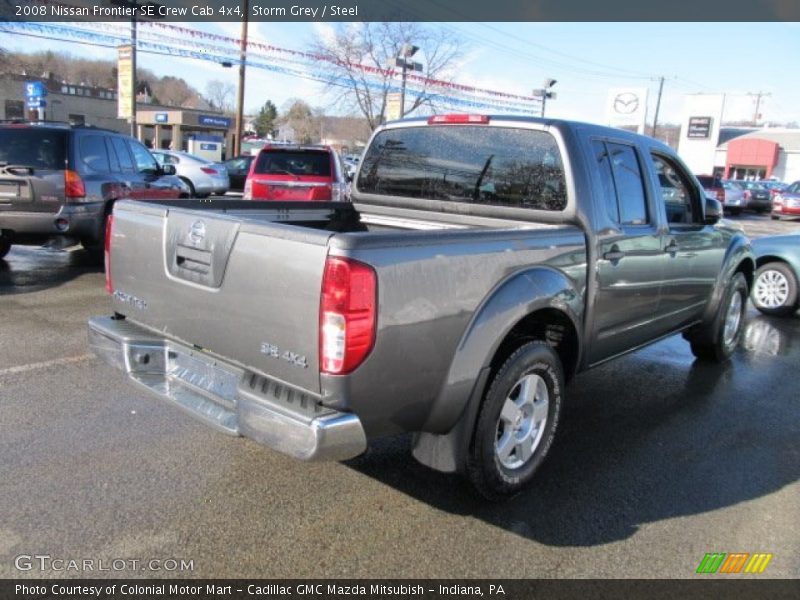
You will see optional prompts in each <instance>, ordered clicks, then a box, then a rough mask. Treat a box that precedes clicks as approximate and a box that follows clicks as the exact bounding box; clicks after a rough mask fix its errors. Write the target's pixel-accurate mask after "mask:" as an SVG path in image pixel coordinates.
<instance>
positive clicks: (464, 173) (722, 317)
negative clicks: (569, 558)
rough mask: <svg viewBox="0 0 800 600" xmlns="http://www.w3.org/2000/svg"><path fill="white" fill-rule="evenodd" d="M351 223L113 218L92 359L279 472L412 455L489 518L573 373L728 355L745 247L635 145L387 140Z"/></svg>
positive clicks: (529, 121)
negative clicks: (406, 447)
mask: <svg viewBox="0 0 800 600" xmlns="http://www.w3.org/2000/svg"><path fill="white" fill-rule="evenodd" d="M311 154H313V156H309V155H311ZM329 156H330V154H329V153H326V152H325V151H324V150H319V149H313V150H308V149H299V148H296V149H291V150H286V151H284V152H282V153H281V152H276V151H267V152H265V153H263V154H262V155H260V156H259V161H258V162H256V163H254V166H257V165H258V164H259V162H262V161H263V162H264V170H265V171H267V172H266V173H264V175H265V176H268V177H270V178H272V177H275V176H276V175H283V176H284V178H283V179H279V180H278V181H280V182H281V183H280V184H279V185H283V182H292V181H299V179H286V178H288V177H299V176H296V175H295V173H297V169H298V168H299V166H300V165H301V164H307V163H311V165H312V166H315V167H317V168H319V169H320V170H321V169H322V165H327V166H329V167H330V168H331V170H333V169H334V163H333V162H332V160H329V159H328V157H329ZM274 158H281V159H283V161H284V162H283V165H284V166H282V167H278V166H277V165H273V164H272V162H271V161H272V159H274ZM293 161H294V162H296V163H297V164H294V162H293ZM320 163H321V164H320ZM659 174H661V175H663V176H664V177H663V182H664V183H663V185H665V186H666V187H672V188H675V189H673V190H670V191H669V193H665V192H664V191H663V190H662V188H661V186H660V185H659V181H662V180H661V178H659V177H657V175H659ZM316 176H317V177H322V175H316ZM250 182H251V180H248V184H249V183H250ZM266 185H270V184H266ZM289 189H290V190H291V189H292V188H289ZM303 191H304V192H305V193H308V192H309V190H303ZM309 195H310V194H309ZM353 199H354V200H355V202H353V203H350V202H282V203H278V204H276V205H275V206H265V205H264V203H257V202H251V201H229V202H228V203H227V204H228V206H226V207H225V208H224V209H221V208H220V207H218V206H216V205H214V204H208V205H206V204H198V203H190V202H185V201H180V200H178V201H173V202H168V203H165V204H163V205H162V206H161V207H160V208H159V209H156V210H153V209H152V208H151V207H150V206H143V205H142V204H141V203H138V202H126V203H124V204H120V205H118V206H117V207H116V209H115V212H114V221H113V230H112V233H111V235H110V236H109V240H110V245H109V264H110V268H109V269H108V270H107V272H106V274H107V287H108V288H109V289H110V290H111V291H112V295H111V298H110V302H109V310H108V312H109V313H111V314H113V315H114V316H113V317H112V316H101V317H94V318H92V319H91V320H90V321H89V325H88V327H89V341H90V345H91V347H92V349H93V350H94V352H95V353H97V354H98V355H99V356H100V357H102V358H103V359H104V360H105V361H106V362H108V363H109V364H110V365H113V366H114V367H115V368H117V369H120V370H121V371H123V372H124V373H125V374H126V376H127V377H128V378H130V379H131V380H132V382H135V383H136V384H137V385H138V389H147V390H149V391H150V392H151V393H152V394H154V395H155V396H157V397H159V398H161V399H162V400H165V401H166V402H169V403H171V404H173V405H174V406H178V407H180V408H182V409H183V410H184V411H186V412H188V413H190V414H192V415H193V416H194V417H196V418H198V419H201V420H203V421H204V422H205V423H207V424H208V425H210V426H212V427H214V428H216V429H217V430H221V431H225V432H227V433H230V434H234V435H237V434H238V435H244V436H247V437H250V438H252V439H254V440H256V441H257V442H259V443H261V444H264V445H266V446H268V447H271V448H273V449H275V450H278V451H281V452H284V453H287V454H289V455H291V456H294V457H296V458H300V459H305V460H314V459H315V460H345V459H348V458H352V457H354V456H357V455H359V454H361V453H362V452H364V451H365V450H366V448H367V440H368V439H370V438H378V437H381V436H385V435H393V434H397V433H401V432H413V433H414V438H413V454H414V456H415V458H417V460H419V461H421V462H422V463H423V464H426V465H428V466H430V467H432V468H434V469H438V470H440V471H445V472H460V473H463V474H464V475H465V476H466V477H468V478H469V480H470V481H471V482H472V483H473V484H474V486H475V487H476V488H477V489H478V490H479V491H480V492H481V493H482V494H484V495H486V496H487V497H492V498H496V497H499V496H505V495H510V494H514V493H516V492H518V491H519V490H520V489H521V488H523V487H524V486H525V485H527V484H528V483H530V482H531V480H532V479H533V477H534V474H535V473H536V471H537V469H538V468H539V467H540V465H541V464H542V463H543V461H544V460H545V457H546V455H547V453H548V451H549V449H550V448H551V446H552V443H553V440H554V439H555V437H556V436H557V432H558V431H559V423H560V422H561V421H562V420H563V419H564V418H569V411H565V406H566V402H567V400H566V399H565V395H566V394H567V393H568V391H566V390H567V389H568V388H566V387H565V385H566V382H568V381H569V380H570V379H571V378H572V377H573V376H574V375H575V374H576V373H578V372H580V371H583V370H585V369H588V368H590V367H593V366H595V365H600V364H603V363H605V362H606V361H607V360H610V359H612V358H614V357H617V356H620V355H622V354H625V353H627V352H631V351H634V350H636V349H638V348H641V347H643V346H644V345H646V344H650V343H653V342H656V341H658V340H661V339H663V338H664V337H666V336H668V335H672V334H678V333H682V334H683V336H684V338H685V339H686V340H687V341H689V344H690V348H691V351H692V352H693V353H694V354H695V355H696V356H697V357H699V358H700V359H702V360H710V361H723V360H726V359H728V358H729V357H730V356H731V355H732V353H733V352H734V351H735V349H736V347H737V345H738V343H739V340H740V337H741V334H742V325H743V323H744V312H745V308H746V305H747V297H748V292H749V285H750V282H751V281H752V274H753V272H754V271H755V261H754V260H753V255H752V252H751V250H750V244H749V241H748V240H747V238H746V237H745V236H744V235H743V234H742V233H741V232H740V231H738V230H737V229H733V228H730V227H728V226H726V224H725V223H724V222H723V221H720V220H719V218H720V216H721V214H722V208H721V206H720V204H719V202H718V201H716V200H714V199H707V198H705V196H704V194H703V190H702V189H701V188H700V185H699V184H698V183H697V181H696V180H695V179H694V177H693V176H692V175H691V173H689V171H687V169H686V167H685V166H684V165H683V163H682V162H681V160H680V159H679V158H678V156H677V155H676V154H675V152H674V151H673V150H672V149H671V148H669V147H668V146H666V145H664V144H661V143H660V142H658V141H656V140H654V139H653V138H650V137H645V136H640V135H636V134H633V133H630V132H625V131H621V130H619V129H611V128H607V127H600V126H597V125H591V124H586V123H573V122H569V121H558V120H553V119H548V120H542V119H536V118H531V117H528V118H525V117H520V116H509V117H502V116H484V115H436V116H433V117H430V118H429V119H425V118H423V119H408V120H404V121H394V122H392V123H389V124H386V125H384V126H382V127H381V128H379V129H378V130H377V131H376V132H375V133H374V134H373V136H372V139H371V141H370V143H369V146H368V148H367V150H366V152H365V154H364V157H363V158H362V164H361V166H360V168H359V171H358V178H357V179H356V181H355V182H354V187H353ZM667 205H669V206H667ZM618 379H619V385H620V386H624V385H625V376H624V374H620V376H619V378H618ZM567 485H569V484H567Z"/></svg>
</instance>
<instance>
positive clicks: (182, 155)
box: [152, 150, 230, 198]
mask: <svg viewBox="0 0 800 600" xmlns="http://www.w3.org/2000/svg"><path fill="white" fill-rule="evenodd" d="M152 154H153V156H155V158H156V160H157V161H158V164H160V165H161V166H163V165H174V166H175V170H176V172H177V175H178V177H180V178H181V179H183V181H185V182H186V184H187V185H188V186H189V188H190V189H191V193H192V196H195V197H198V198H205V197H206V196H210V195H211V194H224V193H225V192H227V191H228V188H229V187H230V181H229V180H228V170H227V169H226V168H225V165H223V164H221V163H215V162H212V161H210V160H206V159H204V158H200V157H198V156H194V155H192V154H189V153H187V152H176V151H175V150H154V151H152Z"/></svg>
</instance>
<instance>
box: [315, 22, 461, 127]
mask: <svg viewBox="0 0 800 600" xmlns="http://www.w3.org/2000/svg"><path fill="white" fill-rule="evenodd" d="M405 43H410V44H414V45H415V46H418V47H419V48H420V50H421V54H420V58H421V60H420V62H422V64H423V67H424V71H423V73H424V75H425V77H426V78H428V79H438V80H444V81H447V82H450V81H452V78H453V76H454V73H453V71H454V70H455V67H456V64H457V62H458V60H459V59H460V58H461V56H462V54H463V41H462V40H460V39H459V38H457V37H456V36H455V35H453V34H452V33H450V32H449V31H448V30H447V29H443V28H441V27H435V26H431V25H425V24H421V23H351V24H340V25H339V26H338V27H337V28H336V30H335V34H334V36H333V38H332V39H330V40H324V39H323V40H320V41H317V42H315V43H314V44H312V46H311V48H310V52H312V53H314V54H316V55H318V56H320V57H322V58H323V59H324V60H325V61H326V70H327V71H328V72H329V73H331V74H332V75H333V77H334V78H335V79H336V80H337V81H334V82H332V83H330V84H328V86H327V88H328V91H330V92H334V93H336V101H337V103H341V102H345V103H347V104H348V108H350V109H357V110H358V111H359V112H361V114H363V115H364V117H366V119H367V121H368V123H369V125H370V127H371V128H372V129H375V128H376V127H377V126H378V125H380V124H381V123H382V122H383V121H384V119H385V116H386V96H387V94H388V93H389V89H390V88H392V87H396V86H398V85H399V78H400V76H399V74H398V71H399V69H395V70H394V71H392V70H390V69H391V67H390V64H394V59H395V58H396V57H397V56H398V54H399V53H400V48H401V47H402V46H403V44H405ZM363 67H367V68H366V69H365V68H363ZM413 87H414V90H415V91H418V92H420V93H419V94H417V93H414V94H407V96H408V97H407V98H406V110H405V112H406V114H409V113H413V112H414V111H415V110H416V109H418V108H419V107H420V106H422V105H426V104H427V105H429V106H435V104H436V101H435V98H433V97H432V96H433V94H432V93H431V91H430V90H429V86H428V84H427V83H425V82H423V83H419V82H414V83H413Z"/></svg>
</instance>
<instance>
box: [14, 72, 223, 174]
mask: <svg viewBox="0 0 800 600" xmlns="http://www.w3.org/2000/svg"><path fill="white" fill-rule="evenodd" d="M32 81H37V82H41V84H42V85H43V86H44V87H45V89H46V90H47V95H46V97H45V98H44V100H45V108H44V118H45V119H47V120H50V121H69V122H71V123H75V124H80V125H94V126H96V127H104V128H106V129H112V130H115V131H119V132H121V133H130V130H131V126H130V124H129V123H128V122H127V121H126V120H125V119H120V118H118V117H117V91H116V89H111V88H101V87H96V86H89V85H84V84H72V83H67V82H62V81H57V80H55V79H51V78H46V77H45V78H35V77H26V76H25V75H18V74H10V73H4V74H3V75H2V77H0V110H2V118H3V119H26V118H28V117H29V110H28V109H27V108H26V106H25V85H26V84H27V83H30V82H32ZM136 119H137V130H136V137H138V138H139V140H140V141H142V142H144V143H145V144H146V145H147V146H149V147H150V148H162V149H166V148H172V149H175V150H189V151H190V152H197V153H200V152H198V150H199V149H201V148H202V149H203V150H205V149H206V148H210V147H212V146H213V147H215V148H216V150H217V151H218V152H219V154H220V155H221V154H222V149H223V148H224V147H227V148H233V136H234V130H233V123H232V119H230V118H229V117H226V116H224V115H223V114H221V113H219V112H216V111H213V110H203V109H192V108H176V107H174V106H159V105H156V104H152V103H151V102H149V94H147V93H144V94H141V95H138V94H137V102H136ZM215 160H216V159H215Z"/></svg>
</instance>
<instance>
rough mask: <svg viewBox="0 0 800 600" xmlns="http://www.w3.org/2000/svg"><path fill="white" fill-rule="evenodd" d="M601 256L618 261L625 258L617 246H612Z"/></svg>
mask: <svg viewBox="0 0 800 600" xmlns="http://www.w3.org/2000/svg"><path fill="white" fill-rule="evenodd" d="M603 258H605V259H606V260H610V261H611V262H612V263H613V262H618V261H619V260H621V259H623V258H625V253H624V252H623V251H622V250H620V249H619V247H617V246H612V247H611V250H609V251H608V252H606V253H605V254H603Z"/></svg>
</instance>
